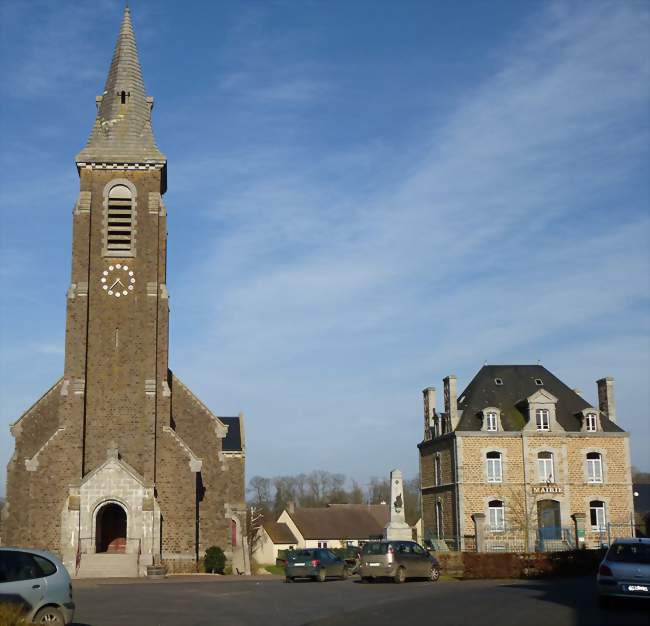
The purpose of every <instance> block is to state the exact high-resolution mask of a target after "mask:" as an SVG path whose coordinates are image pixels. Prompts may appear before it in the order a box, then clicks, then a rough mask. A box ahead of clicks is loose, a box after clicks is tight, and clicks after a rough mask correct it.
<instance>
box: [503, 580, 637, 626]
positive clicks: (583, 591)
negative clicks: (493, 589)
mask: <svg viewBox="0 0 650 626" xmlns="http://www.w3.org/2000/svg"><path fill="white" fill-rule="evenodd" d="M576 583H577V584H576ZM504 586H505V587H511V588H516V589H528V590H530V591H536V592H539V595H536V598H537V599H538V600H544V601H546V602H552V603H555V604H560V605H564V606H567V607H570V608H571V609H573V611H574V615H575V621H574V624H575V626H591V625H594V624H598V625H601V624H602V625H603V626H606V625H609V624H611V625H612V626H614V625H616V626H620V625H621V624H626V625H628V624H629V625H630V626H633V625H635V624H642V625H643V626H647V624H648V609H649V608H650V603H648V602H647V601H645V602H644V601H643V600H642V599H640V598H632V599H630V600H620V601H616V600H614V601H613V603H612V604H611V606H610V607H608V608H606V609H604V608H601V607H599V606H598V594H597V592H596V582H595V580H594V579H592V578H586V579H581V580H580V581H577V580H576V579H566V580H565V581H562V580H557V581H540V582H529V583H526V584H521V583H518V584H513V585H504Z"/></svg>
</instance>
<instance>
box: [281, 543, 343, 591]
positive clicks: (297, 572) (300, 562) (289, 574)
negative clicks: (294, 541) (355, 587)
mask: <svg viewBox="0 0 650 626" xmlns="http://www.w3.org/2000/svg"><path fill="white" fill-rule="evenodd" d="M284 575H285V580H286V582H288V583H290V582H293V581H294V580H295V579H296V578H311V579H313V580H317V581H318V582H321V583H322V582H325V579H326V578H328V577H330V576H336V577H338V578H342V579H345V578H347V577H348V575H349V571H348V566H347V564H346V563H345V561H344V560H343V559H341V558H339V557H338V556H336V554H334V553H333V552H331V551H330V550H327V549H326V548H303V549H300V550H294V551H293V552H289V553H288V554H287V562H286V565H285V567H284Z"/></svg>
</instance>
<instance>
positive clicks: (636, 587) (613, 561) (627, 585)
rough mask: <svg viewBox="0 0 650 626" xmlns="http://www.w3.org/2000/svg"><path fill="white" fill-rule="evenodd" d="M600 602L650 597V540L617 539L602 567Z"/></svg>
mask: <svg viewBox="0 0 650 626" xmlns="http://www.w3.org/2000/svg"><path fill="white" fill-rule="evenodd" d="M597 582H598V601H599V603H600V605H601V606H607V604H608V603H609V601H610V600H611V599H612V598H645V599H646V600H648V599H650V539H617V540H616V541H614V543H613V544H612V545H611V546H610V547H609V550H607V554H606V555H605V558H604V559H603V560H602V562H601V563H600V567H599V568H598V577H597Z"/></svg>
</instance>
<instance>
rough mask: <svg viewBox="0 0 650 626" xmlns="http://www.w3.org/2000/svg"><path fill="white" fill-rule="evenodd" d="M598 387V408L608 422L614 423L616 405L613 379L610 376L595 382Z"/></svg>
mask: <svg viewBox="0 0 650 626" xmlns="http://www.w3.org/2000/svg"><path fill="white" fill-rule="evenodd" d="M596 385H598V408H599V409H600V412H601V413H602V414H603V415H605V417H607V419H608V420H609V421H610V422H615V421H616V403H615V401H614V379H613V378H612V377H611V376H607V377H606V378H601V379H600V380H597V381H596Z"/></svg>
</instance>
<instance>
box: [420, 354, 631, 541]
mask: <svg viewBox="0 0 650 626" xmlns="http://www.w3.org/2000/svg"><path fill="white" fill-rule="evenodd" d="M443 388H444V411H443V412H438V411H437V410H436V390H435V389H434V388H433V387H429V388H427V389H425V390H424V391H423V395H424V438H423V440H422V442H421V443H420V444H418V448H419V453H420V471H421V492H422V518H423V534H424V538H425V539H428V540H430V541H432V542H434V543H435V542H436V541H443V542H445V544H446V545H447V546H449V547H452V548H454V549H467V550H474V549H478V550H479V551H483V550H486V551H490V550H494V551H497V550H499V551H539V550H541V551H550V550H562V549H573V548H583V547H586V548H595V547H598V546H599V545H601V544H603V543H607V542H608V541H611V539H612V538H613V537H614V536H630V535H631V534H632V533H633V502H632V500H633V496H632V478H631V466H630V451H629V436H628V433H627V432H625V431H624V430H623V429H622V428H621V426H620V425H619V423H618V417H617V414H616V406H615V401H614V380H613V379H612V378H603V379H601V380H599V381H597V390H598V406H597V407H595V406H592V405H591V404H590V403H589V402H587V401H586V400H585V399H584V398H583V397H582V396H581V395H580V393H579V392H578V390H575V389H571V388H570V387H568V386H567V385H566V384H565V383H563V382H562V381H561V380H559V379H558V378H557V377H556V376H554V375H553V374H552V373H551V372H550V371H548V370H547V369H546V368H545V367H543V366H541V365H485V366H484V367H482V368H481V369H480V370H479V372H478V373H477V374H476V376H475V377H474V378H473V379H472V381H471V382H470V383H469V385H467V387H466V388H465V390H464V391H462V392H461V393H460V395H458V392H457V380H456V377H455V376H448V377H447V378H445V379H444V382H443Z"/></svg>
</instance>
